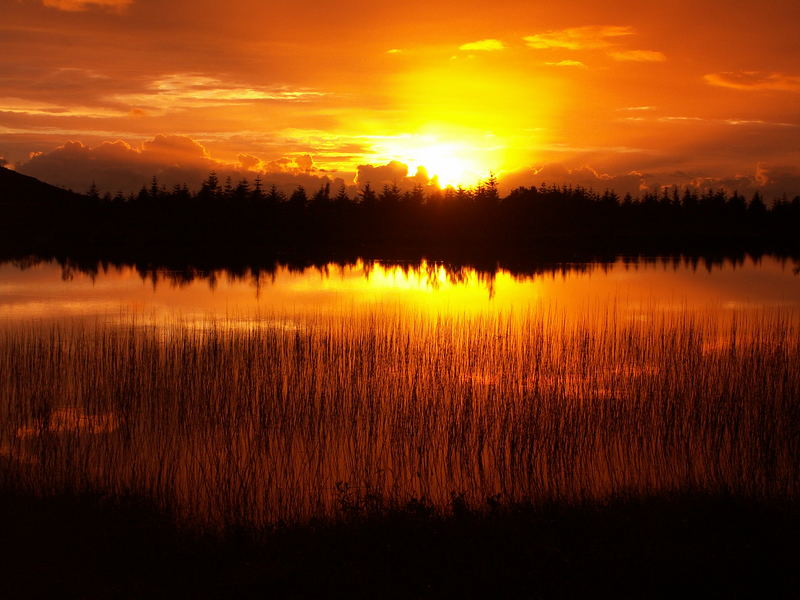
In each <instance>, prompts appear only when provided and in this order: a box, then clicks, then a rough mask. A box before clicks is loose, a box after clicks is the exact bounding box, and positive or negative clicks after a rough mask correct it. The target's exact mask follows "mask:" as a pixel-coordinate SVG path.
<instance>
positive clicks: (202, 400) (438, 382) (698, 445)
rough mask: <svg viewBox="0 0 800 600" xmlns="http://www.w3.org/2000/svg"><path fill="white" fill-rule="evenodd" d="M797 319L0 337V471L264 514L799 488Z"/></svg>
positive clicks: (18, 483)
mask: <svg viewBox="0 0 800 600" xmlns="http://www.w3.org/2000/svg"><path fill="white" fill-rule="evenodd" d="M799 329H800V328H799V327H798V323H797V320H796V315H792V314H785V313H780V312H776V311H761V312H749V313H746V314H745V313H742V314H740V315H735V316H734V317H733V318H732V319H730V320H724V321H723V320H720V319H718V318H717V317H715V316H713V315H712V314H710V313H708V314H705V313H698V312H694V311H689V310H684V311H677V312H671V313H664V312H659V311H656V310H651V311H649V312H648V311H645V312H644V313H643V314H641V315H640V316H639V318H637V319H628V318H624V317H622V316H620V314H618V313H617V312H615V311H613V310H605V309H597V310H587V312H586V314H585V315H583V316H582V317H581V318H566V316H565V315H564V314H563V313H561V312H559V311H558V310H557V309H556V308H552V309H542V310H540V311H534V310H531V311H528V312H526V313H524V314H516V315H513V314H508V315H493V316H486V317H466V316H464V317H460V316H453V315H451V316H445V315H443V316H440V317H438V318H431V317H430V316H429V315H423V314H416V315H414V314H409V313H408V312H404V311H401V310H399V309H398V310H396V311H393V310H388V309H384V310H381V311H378V310H375V311H372V312H370V311H367V312H361V311H356V310H353V312H352V314H349V315H347V314H346V315H338V316H330V315H328V316H325V315H317V316H313V315H312V316H308V315H306V316H304V317H302V318H300V317H297V316H296V315H291V314H288V313H287V314H274V315H271V316H269V317H264V318H261V319H259V320H256V321H252V322H250V323H249V324H247V325H246V326H244V327H241V326H236V327H234V326H232V323H231V322H229V321H226V320H224V319H223V320H218V321H213V322H210V323H205V324H203V325H202V326H198V325H197V324H194V323H191V322H181V321H179V320H176V321H174V322H172V323H169V324H166V325H162V326H160V327H157V328H152V327H144V326H139V324H137V323H136V321H135V319H134V318H133V317H131V319H130V321H129V322H128V323H127V325H124V326H110V325H103V324H94V325H87V324H85V323H84V324H81V323H73V324H72V325H70V324H63V323H62V324H60V325H54V326H48V327H44V328H42V327H37V326H34V325H30V326H28V327H17V328H14V329H7V330H5V331H3V332H1V333H0V416H1V417H2V423H1V424H0V465H2V469H0V484H2V485H3V486H5V487H6V488H9V487H11V488H14V489H18V490H24V491H27V492H30V493H34V494H42V495H47V494H58V493H62V492H64V491H66V490H98V491H100V492H102V493H108V494H111V495H116V494H129V493H133V494H143V495H145V496H147V497H150V498H152V499H153V500H154V501H155V502H157V503H159V504H160V505H162V506H163V507H164V508H165V509H169V510H172V511H174V512H175V513H176V514H177V515H179V516H180V517H181V518H183V519H186V521H187V522H191V523H195V524H202V525H205V526H210V527H225V526H228V525H248V526H255V527H260V526H264V525H268V524H271V523H275V522H278V521H281V520H283V521H304V520H308V519H312V518H335V517H336V516H337V515H339V514H341V511H342V510H343V509H345V510H347V509H374V510H382V509H384V508H388V507H392V506H398V505H404V504H406V503H408V502H410V501H417V502H419V501H424V502H426V503H429V504H430V505H432V506H433V507H436V508H438V509H442V510H446V509H447V507H450V506H453V505H454V504H455V503H456V502H457V503H458V504H459V505H461V506H463V505H467V506H470V507H480V506H485V505H486V503H487V501H488V502H490V503H492V502H495V501H498V502H510V503H512V502H532V503H538V502H549V501H559V502H580V501H584V500H596V499H600V500H602V499H604V498H607V497H611V496H618V495H633V496H643V495H651V494H659V493H665V492H687V491H692V492H695V491H700V492H709V493H730V494H735V495H739V496H747V497H785V498H792V497H796V496H797V494H798V490H799V489H800V477H798V475H799V474H800V469H799V467H800V429H798V424H800V330H799Z"/></svg>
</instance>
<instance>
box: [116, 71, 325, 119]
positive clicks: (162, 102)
mask: <svg viewBox="0 0 800 600" xmlns="http://www.w3.org/2000/svg"><path fill="white" fill-rule="evenodd" d="M326 95H327V94H326V93H325V92H319V91H316V90H312V89H308V88H294V87H288V86H247V85H238V84H235V83H227V82H224V81H222V80H221V79H217V78H215V77H207V76H205V75H198V74H194V73H173V74H170V75H165V76H163V77H161V78H159V79H156V80H155V81H152V82H151V83H150V84H149V85H148V86H147V89H146V90H145V91H142V92H137V93H130V94H116V95H113V96H110V97H109V100H112V101H113V102H115V103H121V104H125V105H128V106H136V107H146V108H150V109H153V110H161V111H173V110H175V109H186V108H198V107H222V106H232V105H244V104H251V103H254V102H264V101H272V102H308V101H309V100H312V99H315V98H319V97H322V96H326Z"/></svg>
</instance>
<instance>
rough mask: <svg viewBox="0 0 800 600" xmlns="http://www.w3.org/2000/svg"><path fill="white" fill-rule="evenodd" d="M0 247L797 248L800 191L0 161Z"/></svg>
mask: <svg viewBox="0 0 800 600" xmlns="http://www.w3.org/2000/svg"><path fill="white" fill-rule="evenodd" d="M0 240H2V241H0V253H2V255H3V256H4V257H5V258H19V257H24V256H39V257H42V258H57V259H60V260H66V258H67V257H69V258H70V259H71V260H73V261H74V262H76V263H79V264H80V263H85V264H91V263H95V264H96V263H98V262H110V263H117V264H137V265H158V266H162V267H164V268H171V269H182V268H187V267H194V268H198V269H201V270H202V269H206V270H210V269H214V268H232V269H234V270H235V269H237V268H244V267H248V268H253V267H255V268H259V267H263V266H264V265H269V264H270V262H274V261H275V260H280V261H283V262H287V263H290V264H298V265H302V264H308V263H312V264H313V263H322V264H324V263H325V262H330V261H337V260H338V261H345V262H346V261H352V260H354V259H355V258H358V257H361V258H365V259H371V258H374V259H389V260H392V259H394V260H400V261H418V260H419V259H420V258H423V257H425V258H428V259H429V260H437V261H444V262H450V263H454V264H469V265H472V266H476V267H478V268H479V269H480V268H485V269H487V270H491V269H493V268H496V267H497V265H500V266H502V267H503V268H507V269H509V270H511V271H512V272H513V271H515V270H519V271H531V270H534V271H535V269H536V267H537V264H541V263H544V262H551V263H552V262H565V261H592V260H594V261H596V260H601V261H602V260H608V259H609V258H610V257H615V256H619V255H628V256H636V255H651V256H652V255H676V254H684V255H695V256H702V257H711V258H712V260H713V257H714V256H722V255H731V254H733V255H736V254H743V253H750V254H753V255H760V254H763V253H775V254H780V255H790V256H796V255H800V242H798V240H800V196H798V197H794V198H791V199H789V198H780V199H770V200H769V201H765V200H764V199H763V198H762V197H761V196H760V195H759V194H757V193H756V194H755V195H754V196H753V197H751V198H745V197H743V196H741V195H739V194H733V195H729V194H727V193H725V192H724V191H716V192H714V191H708V192H704V193H702V194H701V193H698V192H697V191H695V190H691V189H685V190H679V189H677V188H674V189H665V190H663V192H661V193H658V194H653V193H647V194H644V195H643V196H642V197H640V198H631V197H630V196H626V197H623V198H620V197H619V196H618V195H617V194H615V193H614V192H612V191H606V192H603V193H596V192H593V191H590V190H586V189H583V188H567V187H561V188H558V187H547V186H541V187H532V188H518V189H516V190H514V191H512V192H511V193H509V194H508V195H507V196H505V197H501V196H500V194H499V193H498V190H497V186H496V183H495V182H494V180H492V179H490V180H488V181H487V182H485V183H484V184H482V185H480V186H478V187H476V188H474V189H457V190H454V189H452V188H448V189H446V190H439V189H434V188H427V189H424V188H422V187H417V188H414V189H413V190H410V191H405V192H401V190H400V189H399V188H397V187H396V186H385V187H384V188H383V190H381V191H378V192H376V191H375V190H373V189H371V188H370V186H369V185H368V184H367V185H365V186H364V187H363V188H362V189H361V190H360V191H359V193H358V195H357V196H356V197H354V198H353V197H350V196H348V195H347V193H346V192H345V190H344V189H340V190H338V191H336V190H331V189H330V187H328V186H324V187H322V188H321V189H319V190H316V191H312V192H310V193H309V192H307V191H306V190H304V189H302V188H298V189H297V190H295V191H294V193H292V194H291V195H290V196H288V197H287V196H285V195H283V194H282V193H281V192H279V191H278V190H277V189H276V188H274V187H271V188H269V189H267V188H266V186H263V185H262V184H261V183H260V182H259V181H256V183H255V184H253V185H251V184H250V183H248V182H245V181H242V182H239V183H238V184H237V185H235V186H234V185H231V184H228V185H221V184H220V182H218V181H217V180H216V177H215V176H214V175H213V174H212V175H210V176H209V178H208V179H207V180H206V181H205V182H204V184H203V186H202V188H201V189H200V190H198V191H197V192H191V191H190V190H188V189H187V188H186V187H185V186H184V187H176V188H175V189H173V190H171V191H167V190H165V189H163V188H161V187H159V185H158V183H157V181H154V182H153V185H152V186H151V187H150V189H146V188H143V189H142V190H141V191H140V192H139V194H136V195H131V196H128V197H125V196H123V195H122V194H117V195H115V196H112V195H110V194H105V195H102V196H101V195H100V194H99V193H96V192H95V191H91V192H90V193H89V194H75V193H72V192H68V191H66V190H62V189H59V188H55V187H53V186H49V185H47V184H44V183H42V182H40V181H37V180H35V179H33V178H30V177H26V176H24V175H21V174H19V173H16V172H13V171H9V170H7V169H2V168H0Z"/></svg>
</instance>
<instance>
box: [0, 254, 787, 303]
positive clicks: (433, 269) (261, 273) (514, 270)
mask: <svg viewBox="0 0 800 600" xmlns="http://www.w3.org/2000/svg"><path fill="white" fill-rule="evenodd" d="M764 256H770V257H773V258H776V259H778V260H779V261H780V262H781V263H782V264H783V265H784V266H786V268H791V269H792V272H793V273H794V274H795V275H800V259H798V258H796V257H789V256H781V255H776V254H759V253H748V252H737V253H730V254H684V255H672V256H657V257H651V256H631V255H627V256H619V257H616V256H611V257H609V256H604V257H598V258H594V259H592V258H591V257H586V258H585V259H584V260H583V261H570V262H548V261H535V260H529V261H524V262H522V261H519V260H516V261H513V262H507V261H503V260H497V261H495V262H493V263H490V264H487V263H486V262H483V263H475V264H468V263H467V264H464V263H457V262H447V261H433V260H427V259H425V258H418V259H416V260H412V259H408V260H377V259H371V258H369V257H353V258H349V259H341V260H327V259H325V258H319V259H316V260H310V259H303V260H291V259H283V260H271V261H267V262H264V263H255V262H254V263H253V264H250V265H238V266H236V265H234V266H213V267H203V266H191V265H185V266H178V265H159V264H156V263H146V264H144V263H137V262H124V261H119V262H113V263H112V262H108V261H97V260H85V259H74V258H64V257H58V258H55V257H37V256H23V257H21V258H14V259H9V260H6V261H5V262H7V263H8V264H11V265H13V266H15V267H16V268H18V269H20V270H27V269H31V268H34V267H36V266H38V265H40V264H43V263H50V264H52V263H55V264H58V265H59V266H60V267H61V271H62V279H63V280H65V281H68V280H71V279H72V278H73V277H74V275H75V273H82V274H84V275H87V276H89V277H91V278H93V279H94V278H95V277H97V276H98V275H100V274H101V273H107V272H109V271H113V270H118V271H121V270H123V269H126V268H133V269H134V270H135V271H136V273H137V274H138V276H139V277H140V278H141V279H142V281H149V282H150V283H151V284H152V286H153V287H154V288H155V287H157V286H159V285H161V284H166V285H168V286H170V287H174V288H183V287H187V286H190V285H192V284H194V283H195V282H197V281H204V282H207V284H208V285H209V287H211V288H212V289H215V288H216V287H217V285H218V284H219V282H220V281H227V282H230V283H247V284H250V285H252V286H253V287H254V288H256V292H257V294H258V293H260V290H261V287H262V286H263V285H265V284H271V283H274V282H275V280H276V277H277V275H278V273H279V272H280V271H285V272H287V273H289V274H293V275H308V274H310V273H315V274H317V275H318V276H319V277H321V278H324V279H327V278H331V277H338V276H341V275H343V274H344V273H347V272H360V273H361V274H362V275H363V277H364V278H365V279H369V278H370V277H371V276H373V275H374V273H375V271H376V269H380V270H382V271H383V272H386V273H397V274H400V275H402V277H403V278H404V279H406V280H410V279H414V280H416V281H418V282H419V283H420V285H422V286H424V287H426V288H430V289H434V290H436V289H439V288H440V287H441V286H442V285H444V284H447V285H449V286H459V285H465V284H467V283H469V282H473V281H475V282H477V283H478V284H480V285H481V286H482V287H484V288H486V289H487V290H488V291H489V293H490V294H492V293H493V290H494V284H495V281H496V278H497V275H498V274H499V273H501V272H502V273H505V274H507V275H510V276H511V277H513V278H514V279H515V280H516V281H520V282H524V281H526V280H530V279H533V278H534V277H548V278H560V277H566V276H568V275H571V274H576V273H593V272H599V273H604V274H605V273H608V272H609V271H610V270H611V269H612V268H613V267H614V265H619V264H621V265H622V266H623V268H624V269H626V270H639V269H663V270H666V269H672V270H674V271H678V270H680V269H689V270H691V271H700V270H702V271H707V272H709V273H710V272H713V271H715V270H722V269H725V268H734V269H735V268H740V267H742V266H744V265H745V263H746V261H748V260H750V261H753V262H755V263H758V262H759V261H760V260H761V259H762V258H763V257H764ZM0 264H2V263H0Z"/></svg>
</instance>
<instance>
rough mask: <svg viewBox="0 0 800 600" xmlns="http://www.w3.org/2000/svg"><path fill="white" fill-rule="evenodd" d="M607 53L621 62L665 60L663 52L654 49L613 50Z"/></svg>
mask: <svg viewBox="0 0 800 600" xmlns="http://www.w3.org/2000/svg"><path fill="white" fill-rule="evenodd" d="M608 55H609V56H610V57H611V58H613V59H614V60H619V61H623V62H664V61H666V60H667V57H666V55H665V54H664V53H663V52H657V51H655V50H615V51H612V52H609V53H608Z"/></svg>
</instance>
